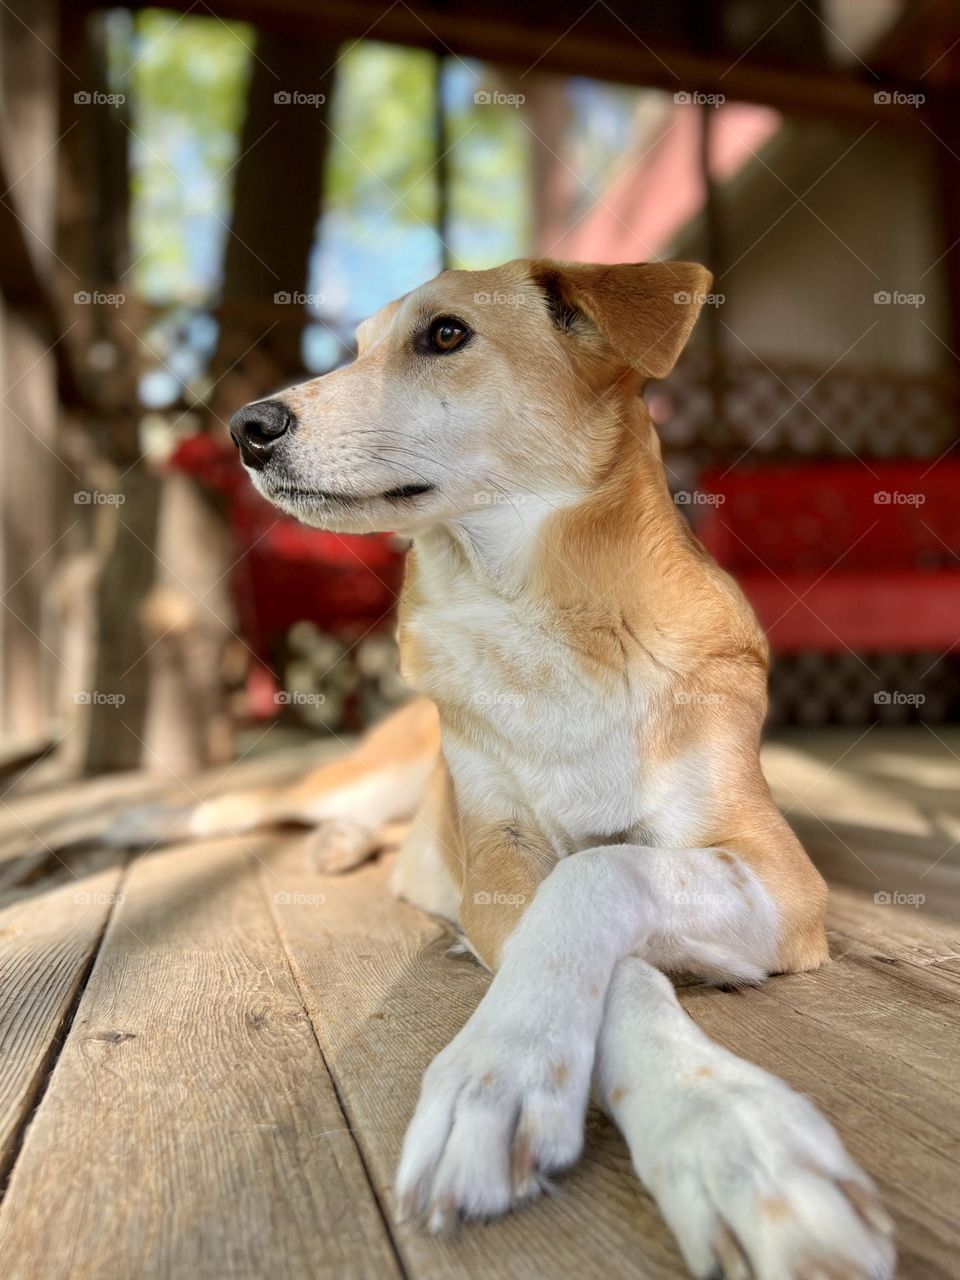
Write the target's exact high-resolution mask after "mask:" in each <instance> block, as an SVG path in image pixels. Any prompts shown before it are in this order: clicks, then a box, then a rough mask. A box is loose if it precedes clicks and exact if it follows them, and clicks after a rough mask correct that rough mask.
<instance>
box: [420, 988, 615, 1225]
mask: <svg viewBox="0 0 960 1280" xmlns="http://www.w3.org/2000/svg"><path fill="white" fill-rule="evenodd" d="M478 1013H479V1011H478ZM475 1024H477V1025H475ZM591 1058H592V1044H590V1043H584V1044H583V1045H579V1046H578V1045H575V1044H571V1043H570V1042H569V1038H568V1037H563V1039H562V1040H561V1038H560V1037H557V1038H556V1040H555V1042H553V1043H551V1037H549V1036H543V1035H535V1034H533V1033H532V1032H531V1031H529V1030H523V1031H516V1030H514V1031H511V1030H510V1029H508V1028H504V1027H502V1026H501V1027H493V1026H486V1027H485V1026H484V1025H483V1023H482V1021H480V1020H479V1019H478V1015H474V1019H473V1020H471V1022H469V1023H468V1024H467V1026H466V1027H464V1029H463V1030H462V1031H461V1032H460V1034H459V1035H458V1036H457V1037H456V1038H455V1039H454V1040H453V1041H452V1042H451V1043H450V1044H449V1045H448V1046H447V1048H446V1049H444V1050H443V1052H442V1053H440V1054H438V1055H437V1057H436V1058H435V1059H434V1060H433V1062H432V1063H431V1065H430V1067H429V1069H428V1070H427V1072H426V1074H425V1075H424V1078H423V1086H422V1088H421V1092H420V1101H419V1103H418V1104H417V1110H416V1114H415V1115H414V1117H413V1120H412V1121H411V1124H410V1127H409V1129H408V1130H407V1135H406V1138H405V1139H404V1144H403V1154H402V1155H401V1158H400V1167H399V1169H398V1171H397V1185H396V1191H397V1198H398V1201H399V1207H400V1216H401V1219H403V1220H407V1219H411V1218H412V1219H423V1220H424V1221H425V1223H426V1225H427V1227H428V1229H429V1230H430V1231H433V1232H438V1233H439V1232H444V1231H447V1230H449V1229H450V1228H451V1227H452V1226H454V1225H455V1224H456V1223H457V1221H458V1220H459V1219H460V1218H482V1217H490V1216H493V1215H495V1214H501V1213H506V1212H507V1211H508V1210H509V1209H511V1208H513V1207H514V1206H516V1205H518V1204H520V1203H521V1202H522V1201H524V1200H528V1199H530V1198H531V1197H533V1196H535V1195H537V1194H538V1193H539V1192H540V1190H541V1189H543V1187H544V1186H545V1185H546V1179H545V1175H547V1174H550V1173H554V1172H557V1171H559V1170H560V1169H564V1168H566V1167H567V1166H568V1165H570V1164H572V1163H573V1162H574V1161H575V1160H576V1159H577V1157H578V1156H579V1155H580V1151H581V1149H582V1146H583V1129H584V1115H585V1112H586V1106H587V1096H588V1091H589V1084H590V1068H591Z"/></svg>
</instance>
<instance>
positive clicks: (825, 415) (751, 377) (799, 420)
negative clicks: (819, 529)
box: [650, 351, 958, 459]
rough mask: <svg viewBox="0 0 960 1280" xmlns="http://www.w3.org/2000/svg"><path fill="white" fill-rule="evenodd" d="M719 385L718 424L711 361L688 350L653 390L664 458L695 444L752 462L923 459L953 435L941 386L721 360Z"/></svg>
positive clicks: (949, 403)
mask: <svg viewBox="0 0 960 1280" xmlns="http://www.w3.org/2000/svg"><path fill="white" fill-rule="evenodd" d="M722 386H723V396H722V403H723V415H722V417H721V419H720V421H719V422H717V421H716V420H715V415H714V408H713V398H712V395H711V384H710V367H709V362H708V359H707V357H706V355H705V353H703V352H702V351H689V352H687V354H686V355H685V356H684V358H683V360H682V361H681V363H680V365H678V366H677V369H676V371H675V372H674V373H673V374H672V375H671V377H670V378H669V379H667V380H666V381H665V382H664V383H662V384H661V385H660V386H659V387H656V388H654V389H653V390H652V392H651V393H650V403H651V410H652V412H653V414H654V419H655V421H656V422H657V424H658V426H659V428H660V431H661V435H662V437H663V441H664V446H665V449H666V450H667V451H668V453H670V454H674V453H677V454H679V453H681V452H683V451H688V450H691V449H697V447H698V446H700V447H701V448H703V449H705V450H706V451H709V452H713V453H722V454H731V453H732V454H733V455H734V456H736V455H737V454H739V453H741V452H743V451H744V450H746V449H749V450H750V451H751V454H752V455H753V456H754V457H755V458H757V459H760V458H762V457H769V456H778V457H784V456H794V457H795V456H799V457H807V458H812V457H820V458H823V457H828V458H834V457H836V458H843V457H850V456H852V455H853V454H857V455H860V456H862V457H867V458H869V457H874V458H925V457H936V456H938V455H939V454H940V453H942V452H943V450H944V449H945V448H947V447H948V446H949V445H950V444H951V443H952V442H953V440H954V439H956V436H957V427H958V423H957V415H956V404H957V401H956V399H955V392H954V389H953V384H952V383H951V382H950V381H949V380H948V379H938V378H928V379H924V378H913V377H905V376H902V375H898V376H892V375H888V374H882V373H875V374H870V375H867V374H863V373H853V372H850V371H846V370H843V369H833V370H830V371H829V372H826V371H823V370H820V371H818V370H817V369H815V368H810V367H807V366H798V365H797V366H791V365H787V364H784V363H777V364H774V365H771V366H769V367H768V366H766V365H763V364H758V363H755V362H750V363H745V362H742V361H741V362H735V361H728V362H727V363H726V366H725V368H724V372H723V381H722Z"/></svg>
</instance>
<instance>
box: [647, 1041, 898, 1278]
mask: <svg viewBox="0 0 960 1280" xmlns="http://www.w3.org/2000/svg"><path fill="white" fill-rule="evenodd" d="M689 1085H690V1087H689V1089H685V1090H684V1091H683V1093H682V1094H680V1093H677V1094H676V1095H675V1096H676V1097H677V1099H678V1106H677V1107H676V1108H668V1109H667V1112H668V1114H664V1115H663V1116H662V1117H661V1118H660V1120H659V1122H658V1123H657V1125H656V1127H655V1129H654V1131H653V1132H652V1134H651V1140H652V1146H651V1152H652V1151H653V1150H655V1152H656V1155H655V1156H654V1155H653V1154H651V1155H650V1159H649V1164H648V1167H647V1176H646V1178H645V1181H646V1182H647V1185H648V1187H649V1189H650V1190H651V1191H652V1192H653V1195H654V1196H655V1198H656V1200H657V1203H658V1204H659V1206H660V1208H661V1210H662V1212H663V1214H664V1217H665V1218H666V1219H667V1221H668V1223H669V1224H670V1227H671V1228H672V1230H673V1232H674V1234H675V1235H676V1237H677V1241H678V1243H679V1245H680V1248H681V1251H682V1253H683V1255H684V1257H685V1259H686V1261H687V1264H688V1266H689V1267H690V1269H691V1271H692V1272H693V1273H694V1275H696V1276H698V1277H707V1276H710V1277H716V1276H723V1277H725V1278H726V1280H888V1277H890V1276H892V1275H893V1271H894V1261H895V1252H894V1247H893V1241H892V1238H891V1237H892V1234H893V1226H892V1223H891V1222H890V1219H889V1218H888V1217H887V1215H886V1213H885V1212H884V1211H883V1209H882V1208H881V1206H880V1202H879V1200H878V1198H877V1193H876V1190H875V1188H874V1186H873V1183H872V1182H871V1181H870V1179H869V1178H868V1177H867V1175H866V1174H865V1173H863V1171H862V1170H861V1169H859V1168H858V1166H857V1165H856V1164H855V1163H854V1162H853V1161H852V1160H851V1158H850V1157H849V1155H847V1152H846V1151H845V1150H844V1147H843V1144H842V1143H841V1142H840V1139H839V1138H838V1137H837V1135H836V1133H835V1132H834V1130H833V1128H832V1126H831V1125H830V1124H829V1123H828V1122H827V1120H825V1119H824V1117H823V1116H822V1115H821V1114H820V1112H819V1111H817V1109H816V1107H814V1105H813V1104H812V1103H811V1102H809V1101H808V1100H807V1099H806V1098H804V1097H802V1096H801V1095H800V1094H797V1093H794V1092H793V1090H792V1089H790V1088H789V1087H788V1086H787V1085H785V1084H784V1083H783V1082H782V1081H780V1080H777V1079H776V1078H775V1077H773V1076H770V1075H768V1074H767V1073H766V1072H765V1071H761V1070H760V1069H759V1068H756V1067H753V1066H751V1065H749V1064H746V1063H738V1064H737V1065H736V1067H728V1066H727V1065H726V1064H725V1063H723V1062H722V1061H721V1062H718V1063H717V1064H716V1066H715V1067H713V1068H710V1067H704V1068H700V1071H699V1073H694V1074H693V1076H692V1077H691V1080H690V1081H689ZM681 1099H682V1101H680V1100H681Z"/></svg>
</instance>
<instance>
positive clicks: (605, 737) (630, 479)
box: [192, 260, 894, 1280]
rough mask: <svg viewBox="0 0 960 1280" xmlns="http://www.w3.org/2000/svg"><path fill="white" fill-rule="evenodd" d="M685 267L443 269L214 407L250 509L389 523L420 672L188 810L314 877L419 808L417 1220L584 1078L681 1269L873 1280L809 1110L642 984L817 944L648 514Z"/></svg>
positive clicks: (554, 1114)
mask: <svg viewBox="0 0 960 1280" xmlns="http://www.w3.org/2000/svg"><path fill="white" fill-rule="evenodd" d="M709 284H710V278H709V275H708V273H707V272H706V271H705V270H704V269H703V268H702V267H699V266H696V265H692V264H689V263H654V264H648V265H642V264H641V265H623V266H612V267H607V266H588V265H582V264H567V263H560V262H553V261H546V260H537V261H517V262H512V263H508V264H507V265H506V266H503V267H500V268H498V269H496V270H493V271H482V272H463V271H450V272H445V273H443V274H442V275H440V276H438V277H437V278H436V279H435V280H432V281H430V282H429V283H428V284H426V285H424V286H423V287H421V288H419V289H416V290H414V291H413V292H412V293H409V294H407V295H406V296H405V297H403V298H401V299H400V300H399V301H397V302H394V303H392V304H391V305H390V306H388V307H385V308H384V310H382V311H381V312H379V313H378V314H377V315H375V316H374V317H373V318H372V319H370V320H367V321H366V322H365V323H364V324H362V325H361V326H360V329H359V331H358V343H359V352H358V356H357V359H356V361H355V362H354V363H353V364H351V365H349V366H348V367H346V368H343V369H339V370H337V371H336V372H334V373H331V374H328V375H327V376H326V377H322V378H318V379H316V380H314V381H311V382H307V383H304V384H303V385H301V386H298V387H294V388H293V389H292V390H289V391H286V392H284V393H283V394H282V395H281V396H279V397H278V398H275V399H270V400H266V401H260V402H258V403H255V404H252V405H248V406H247V407H246V408H244V409H242V410H241V411H240V412H239V413H237V414H236V415H235V417H234V419H233V421H232V424H231V426H232V432H233V435H234V438H235V440H236V442H237V444H238V445H239V448H240V451H241V454H242V457H243V460H244V462H245V464H246V465H247V468H248V470H249V473H250V475H251V478H252V480H253V482H254V484H255V485H256V487H257V488H258V489H259V491H260V492H261V493H262V494H264V495H265V496H266V497H267V498H269V499H270V500H271V502H273V503H275V504H276V505H277V506H278V507H280V508H281V509H282V510H284V511H286V512H289V513H291V514H293V515H295V516H297V517H299V518H300V519H301V520H304V521H306V522H307V523H309V524H312V525H319V526H322V527H323V528H327V529H334V530H350V531H370V530H398V531H401V532H403V533H406V534H409V535H411V536H412V538H413V549H412V550H411V552H410V554H409V560H408V566H407V578H406V586H405V589H404V592H403V597H402V600H401V603H400V629H399V631H400V649H401V660H402V669H403V671H404V673H405V675H406V676H407V678H408V679H409V681H410V682H411V684H412V685H413V686H414V687H415V688H417V689H418V690H419V691H420V693H421V694H423V695H425V697H424V698H421V699H418V700H416V701H414V702H412V703H410V704H409V705H408V706H406V707H405V708H404V709H402V710H401V711H400V712H399V713H397V714H396V715H395V716H393V717H392V718H391V719H390V720H389V721H388V722H386V723H385V724H384V725H383V726H381V727H380V728H378V729H376V730H375V731H374V732H373V733H372V734H371V735H370V736H369V737H368V738H367V739H366V740H365V741H364V742H363V743H362V744H361V745H360V747H359V750H358V751H357V753H356V754H355V756H354V757H353V758H351V759H348V760H344V761H343V762H342V763H340V764H338V765H335V766H332V767H329V768H326V769H322V770H320V771H319V772H317V773H316V774H314V775H312V776H311V777H308V778H307V779H305V780H304V781H303V782H302V783H300V784H298V785H297V786H296V787H294V788H292V789H289V790H287V791H285V792H278V793H273V794H259V795H257V794H254V795H248V796H245V797H233V798H230V799H228V800H219V801H216V802H212V803H210V804H208V805H205V806H203V807H202V808H201V809H200V810H198V811H196V812H195V813H194V815H193V819H192V829H193V830H194V831H196V832H197V833H201V832H212V831H216V830H218V829H226V830H236V829H238V828H240V827H252V826H255V825H259V824H261V823H263V822H266V821H270V820H274V819H278V818H298V819H300V820H309V821H310V822H314V823H316V824H318V831H317V835H316V848H317V852H318V854H319V856H320V858H321V861H322V863H323V864H324V866H325V867H326V868H327V869H329V870H332V869H344V868H345V867H347V866H350V865H353V864H355V863H356V862H359V861H360V860H361V859H362V858H364V857H365V856H367V855H368V854H369V853H370V852H372V851H373V850H374V849H375V848H376V847H377V844H378V840H379V838H380V837H379V832H380V829H381V827H382V826H383V824H384V823H387V822H389V821H391V820H395V819H399V818H402V817H404V816H409V815H411V814H412V813H413V810H414V809H415V808H416V809H417V812H416V817H415V819H414V822H413V826H412V828H411V830H410V834H409V836H408V837H407V838H406V840H405V842H404V843H403V846H402V848H401V851H400V854H399V857H398V860H397V865H396V870H395V876H394V887H395V889H396V891H397V892H398V893H399V894H401V895H402V896H403V897H405V898H408V899H409V900H411V901H412V902H414V903H416V904H419V905H420V906H421V907H423V908H425V909H426V910H427V911H431V912H436V913H439V914H440V915H442V916H445V917H446V918H447V919H449V920H451V921H453V922H455V923H456V925H457V926H458V927H459V929H460V930H461V931H462V932H463V934H464V936H465V939H466V941H467V943H468V945H469V946H470V948H471V949H472V950H473V951H474V953H475V954H476V955H477V956H478V957H479V959H480V960H481V961H482V962H483V963H484V964H485V965H487V966H488V967H489V968H490V969H492V970H494V971H495V975H494V977H493V980H492V982H491V984H490V987H489V989H488V991H487V994H486V995H485V997H484V999H483V1001H482V1002H481V1004H480V1006H479V1007H478V1009H477V1010H476V1012H475V1013H474V1015H473V1017H472V1018H471V1019H470V1021H469V1022H468V1023H467V1025H466V1026H465V1027H464V1029H463V1030H462V1031H461V1032H460V1034H459V1035H457V1036H456V1038H455V1039H454V1040H453V1042H452V1043H451V1044H450V1045H449V1046H448V1047H447V1048H446V1049H445V1050H444V1051H443V1052H442V1053H441V1054H440V1055H439V1056H438V1057H437V1059H436V1060H435V1061H434V1063H433V1065H432V1066H431V1067H430V1069H429V1070H428V1072H427V1073H426V1076H425V1078H424V1081H423V1089H422V1093H421V1096H420V1101H419V1104H418V1106H417V1109H416V1114H415V1115H414V1117H413V1120H412V1123H411V1125H410V1128H409V1131H408V1133H407V1136H406V1140H405V1143H404V1147H403V1155H402V1159H401V1162H400V1169H399V1173H398V1178H397V1194H398V1198H399V1203H400V1210H401V1213H402V1214H404V1215H407V1216H414V1217H417V1218H421V1219H423V1220H424V1221H425V1222H426V1224H427V1225H428V1226H429V1228H430V1229H432V1230H440V1229H443V1228H446V1227H447V1226H449V1225H450V1223H451V1222H452V1221H453V1220H455V1219H456V1218H458V1217H462V1216H465V1217H485V1216H488V1215H492V1214H500V1213H504V1212H506V1211H507V1210H509V1209H511V1208H513V1207H515V1206H517V1205H519V1204H520V1203H522V1202H523V1201H524V1200H526V1199H528V1198H529V1197H531V1196H533V1195H535V1194H536V1193H537V1191H538V1189H539V1188H540V1187H541V1186H542V1185H543V1179H544V1177H545V1175H549V1174H551V1173H553V1172H555V1171H557V1170H560V1169H563V1168H565V1167H566V1166H568V1165H570V1164H572V1163H573V1162H574V1161H575V1160H576V1159H577V1157H578V1156H579V1154H580V1151H581V1147H582V1144H583V1134H584V1114H585V1109H586V1106H587V1102H588V1098H589V1096H590V1092H591V1087H592V1089H593V1093H594V1096H595V1097H596V1099H597V1100H598V1101H599V1102H600V1104H601V1105H602V1106H603V1107H604V1108H605V1109H606V1111H607V1112H608V1113H609V1114H610V1115H611V1116H612V1117H613V1119H614V1120H615V1122H616V1123H617V1125H618V1126H619V1127H620V1129H621V1130H622V1131H623V1133H624V1135H625V1137H626V1140H627V1142H628V1144H629V1147H630V1153H631V1156H632V1158H633V1163H634V1166H635V1168H636V1171H637V1173H638V1175H639V1176H640V1178H641V1180H642V1182H643V1184H644V1185H645V1186H646V1188H647V1189H648V1190H649V1192H650V1194H651V1195H652V1196H654V1197H655V1199H656V1201H657V1203H658V1204H659V1205H660V1208H661V1209H662V1211H663V1213H664V1216H665V1217H666V1219H667V1221H668V1223H669V1224H670V1226H671V1228H672V1229H673V1231H674V1233H675V1234H676V1237H677V1239H678V1241H679V1244H680V1248H681V1250H682V1251H683V1255H684V1257H685V1259H686V1261H687V1264H688V1265H689V1267H690V1270H691V1271H692V1272H693V1273H694V1275H696V1276H708V1275H716V1274H718V1273H720V1274H723V1275H726V1276H727V1277H730V1278H731V1280H732V1278H733V1277H737V1278H739V1277H748V1276H754V1277H757V1278H758V1280H815V1278H822V1280H839V1278H840V1277H856V1278H859V1280H865V1278H866V1277H871V1278H878V1277H888V1276H890V1275H891V1274H892V1273H893V1266H894V1250H893V1246H892V1243H891V1227H890V1223H889V1220H888V1218H887V1217H886V1215H885V1213H884V1212H883V1210H882V1209H881V1207H880V1205H879V1203H878V1201H877V1198H876V1193H875V1190H874V1187H873V1185H872V1183H871V1181H870V1180H869V1178H868V1177H867V1176H866V1175H865V1174H864V1173H863V1172H861V1170H860V1169H859V1168H858V1167H857V1165H856V1164H854V1163H853V1161H852V1160H851V1159H850V1157H849V1156H848V1155H847V1154H846V1152H845V1150H844V1148H843V1146H842V1145H841V1142H840V1140H839V1139H838V1137H837V1135H836V1133H835V1132H834V1130H833V1129H832V1127H831V1126H830V1125H829V1124H828V1122H827V1121H826V1120H825V1119H824V1118H823V1117H822V1116H821V1115H820V1114H819V1113H818V1112H817V1111H816V1109H815V1108H814V1107H813V1106H812V1105H811V1103H810V1102H809V1101H807V1100H806V1099H805V1098H803V1097H801V1096H799V1095H798V1094H796V1093H794V1092H793V1091H792V1090H791V1089H789V1088H788V1087H787V1086H786V1085H785V1084H783V1083H782V1082H781V1081H779V1080H777V1079H776V1078H775V1077H773V1076H770V1075H768V1074H767V1073H766V1072H764V1071H762V1070H760V1069H759V1068H757V1067H755V1066H752V1065H751V1064H749V1063H747V1062H744V1061H742V1060H740V1059H738V1058H736V1057H734V1056H733V1055H732V1054H730V1053H728V1052H727V1051H726V1050H724V1049H722V1048H720V1047H719V1046H718V1045H716V1044H714V1043H713V1042H712V1041H710V1040H708V1039H707V1038H706V1036H705V1035H703V1033H702V1032H700V1031H699V1030H698V1029H697V1028H696V1027H695V1026H694V1025H693V1024H692V1023H691V1022H690V1021H689V1019H688V1018H687V1016H686V1015H685V1014H684V1012H683V1011H682V1009H681V1007H680V1005H679V1004H678V1002H677V999H676V996H675V994H674V990H673V986H672V985H671V983H670V982H669V980H668V979H667V977H665V976H664V975H665V974H666V973H681V972H682V973H685V974H693V975H699V976H700V977H701V978H703V979H706V980H707V981H710V982H714V983H724V984H726V983H733V984H743V983H755V982H759V981H761V980H762V979H764V978H765V977H767V975H769V974H775V973H796V972H798V971H802V970H807V969H815V968H816V967H817V966H818V965H821V964H823V963H824V962H825V961H826V959H827V946H826V940H825V935H824V911H825V905H826V888H825V885H824V883H823V880H822V879H821V877H820V875H819V874H818V873H817V871H816V870H815V869H814V867H813V865H812V864H811V863H810V861H809V860H808V858H807V856H806V854H805V853H804V851H803V849H802V848H801V847H800V845H799V843H798V842H797V840H796V838H795V837H794V835H793V833H792V832H791V830H790V828H789V827H788V825H787V823H786V822H785V820H784V819H783V817H782V816H781V814H780V813H779V811H778V810H777V808H776V806H775V805H774V803H773V800H772V799H771V796H770V793H769V791H768V788H767V784H766V782H765V780H764V778H763V775H762V773H761V770H760V764H759V759H758V743H759V736H760V729H761V725H762V722H763V719H764V714H765V709H766V678H767V647H766V643H765V640H764V636H763V634H762V633H761V631H760V628H759V626H758V623H757V621H756V619H755V617H754V615H753V613H752V611H751V609H750V607H749V606H748V604H747V603H746V601H745V600H744V598H743V596H742V595H741V593H740V591H739V590H738V588H737V587H736V585H735V584H734V583H733V581H732V580H731V579H730V578H729V577H728V576H727V574H726V573H724V572H722V571H721V570H720V569H719V568H718V566H717V565H716V564H715V563H714V562H713V561H712V560H711V559H710V558H709V556H708V555H707V554H706V553H705V552H704V550H703V549H702V548H701V547H700V545H699V544H698V543H697V541H696V539H695V538H694V537H693V536H692V535H691V533H690V531H689V530H688V528H687V525H686V524H685V523H684V521H683V520H682V519H681V518H680V516H679V514H678V512H677V509H676V507H675V505H674V503H673V501H672V500H671V497H670V494H669V492H668V489H667V484H666V481H665V476H664V469H663V465H662V463H661V460H660V452H659V447H658V442H657V438H656V435H655V432H654V429H653V426H652V424H651V421H650V417H649V415H648V413H647V411H646V409H645V407H644V403H643V401H642V400H641V398H640V396H639V394H638V393H639V391H640V390H641V388H642V386H643V384H644V382H645V381H646V380H647V379H649V378H660V377H663V376H664V375H665V374H667V373H669V371H670V369H671V368H672V367H673V365H674V362H675V361H676V359H677V356H678V355H679V353H680V351H681V349H682V348H683V346H684V343H685V341H686V339H687V337H688V336H689V334H690V331H691V329H692V327H693V325H694V322H695V320H696V317H697V313H698V310H699V303H700V301H702V297H703V294H704V293H705V292H706V290H707V289H708V288H709ZM427 699H429V701H428V700H427Z"/></svg>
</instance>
